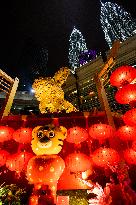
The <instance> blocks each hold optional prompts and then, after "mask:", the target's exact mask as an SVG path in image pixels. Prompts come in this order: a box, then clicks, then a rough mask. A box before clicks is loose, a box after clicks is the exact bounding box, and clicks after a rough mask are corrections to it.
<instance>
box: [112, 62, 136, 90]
mask: <svg viewBox="0 0 136 205" xmlns="http://www.w3.org/2000/svg"><path fill="white" fill-rule="evenodd" d="M135 78H136V69H135V68H134V67H132V66H121V67H119V68H117V69H116V70H115V71H113V72H112V74H111V76H110V84H111V85H112V86H116V87H121V86H122V85H124V84H128V83H131V82H132V81H133V80H134V79H135Z"/></svg>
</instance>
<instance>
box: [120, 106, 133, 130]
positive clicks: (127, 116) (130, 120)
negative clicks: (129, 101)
mask: <svg viewBox="0 0 136 205" xmlns="http://www.w3.org/2000/svg"><path fill="white" fill-rule="evenodd" d="M122 118H123V121H124V123H125V124H127V125H130V126H135V125H136V108H133V109H131V110H129V111H127V112H126V113H125V114H124V115H123V117H122Z"/></svg>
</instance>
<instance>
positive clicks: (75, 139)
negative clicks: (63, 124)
mask: <svg viewBox="0 0 136 205" xmlns="http://www.w3.org/2000/svg"><path fill="white" fill-rule="evenodd" d="M87 138H88V132H87V131H86V130H85V129H84V128H82V127H78V126H76V127H72V128H70V129H68V132H67V138H66V141H67V142H70V143H75V144H78V143H81V142H84V141H85V140H86V139H87Z"/></svg>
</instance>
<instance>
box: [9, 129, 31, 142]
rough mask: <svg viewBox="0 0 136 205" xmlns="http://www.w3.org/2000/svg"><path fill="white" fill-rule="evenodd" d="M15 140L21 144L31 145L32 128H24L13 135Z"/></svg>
mask: <svg viewBox="0 0 136 205" xmlns="http://www.w3.org/2000/svg"><path fill="white" fill-rule="evenodd" d="M13 139H14V140H15V141H16V142H19V143H30V142H31V140H32V128H26V127H22V128H20V129H18V130H16V131H15V132H14V133H13Z"/></svg>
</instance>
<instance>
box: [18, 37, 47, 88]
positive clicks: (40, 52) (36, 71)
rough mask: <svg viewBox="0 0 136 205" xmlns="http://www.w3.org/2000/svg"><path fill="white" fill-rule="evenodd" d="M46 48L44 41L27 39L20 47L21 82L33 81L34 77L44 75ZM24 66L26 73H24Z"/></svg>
mask: <svg viewBox="0 0 136 205" xmlns="http://www.w3.org/2000/svg"><path fill="white" fill-rule="evenodd" d="M47 62H48V50H47V45H46V43H44V44H43V43H41V42H37V41H35V40H33V39H27V40H26V42H25V44H24V47H23V49H22V54H21V57H20V62H19V65H20V67H21V70H22V71H21V72H22V79H23V82H24V83H25V82H26V83H27V82H29V83H30V84H31V83H33V81H34V79H35V78H38V77H44V76H45V75H46V70H47ZM23 68H25V70H26V73H24V70H23Z"/></svg>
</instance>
